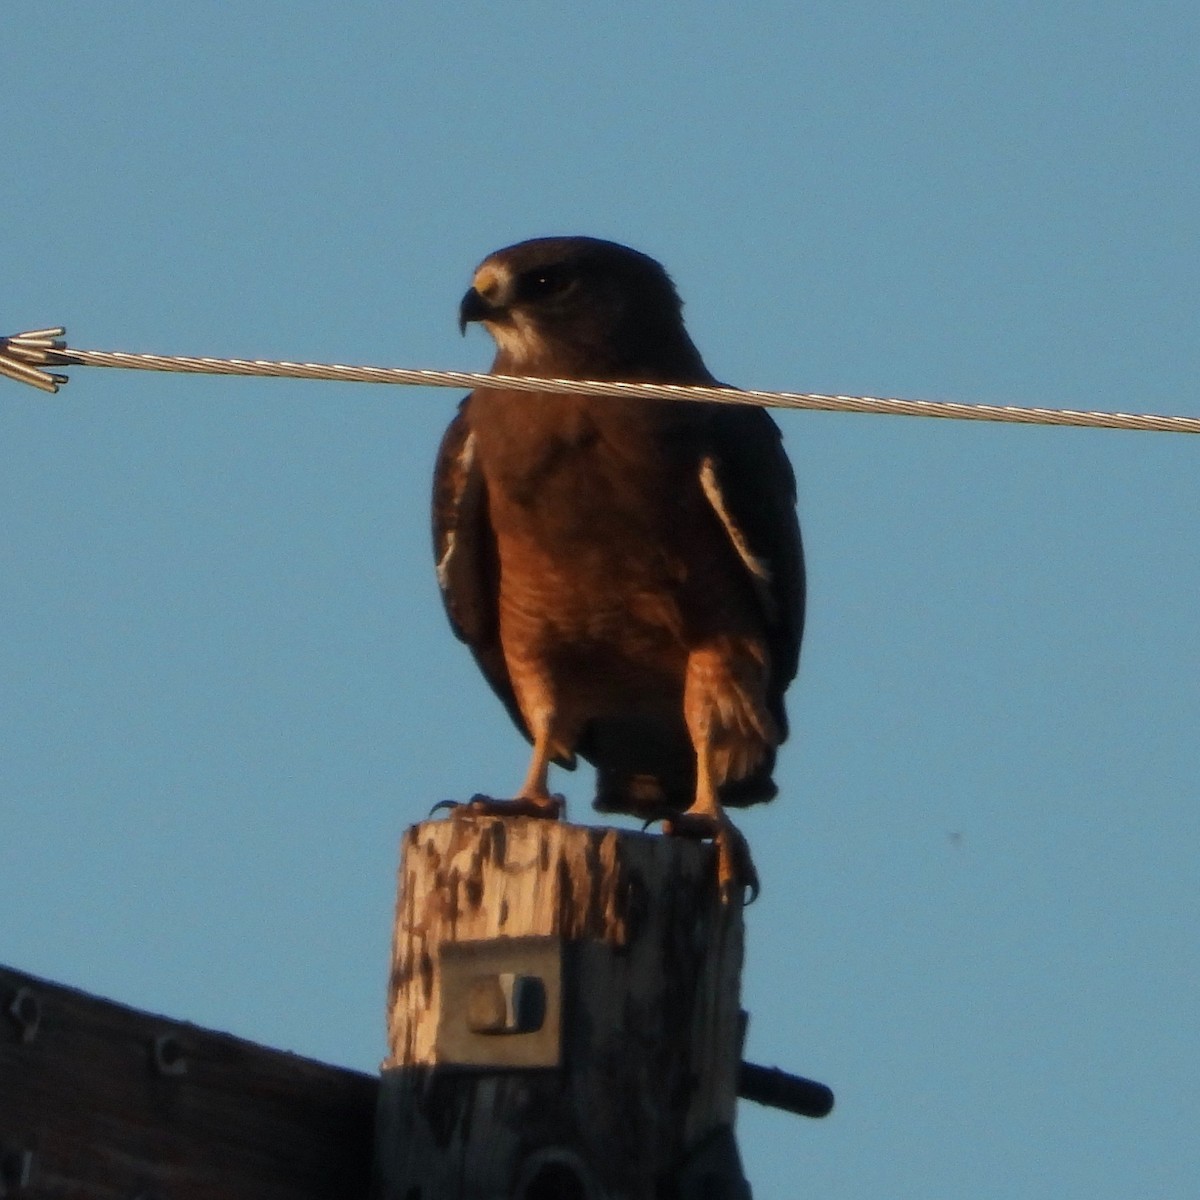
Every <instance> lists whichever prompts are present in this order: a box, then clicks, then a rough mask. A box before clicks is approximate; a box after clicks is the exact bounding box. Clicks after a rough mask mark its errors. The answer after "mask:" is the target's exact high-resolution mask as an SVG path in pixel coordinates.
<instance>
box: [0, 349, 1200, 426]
mask: <svg viewBox="0 0 1200 1200" xmlns="http://www.w3.org/2000/svg"><path fill="white" fill-rule="evenodd" d="M63 332H64V331H63V330H62V329H57V328H56V329H41V330H35V331H33V332H31V333H28V334H18V335H17V336H16V337H11V338H3V339H0V373H2V374H7V375H9V376H10V377H12V378H14V379H18V380H20V381H21V382H24V383H31V384H33V386H35V387H39V388H41V389H42V390H44V391H49V392H55V391H57V390H58V388H59V386H60V385H61V384H63V383H66V382H67V377H66V376H64V375H59V374H53V373H51V372H48V371H45V370H43V369H42V368H43V367H45V366H65V367H71V366H87V367H114V368H121V369H125V370H135V371H172V372H180V373H184V374H193V375H241V376H257V377H271V378H284V379H324V380H334V381H341V382H344V383H390V384H408V385H416V386H424V387H456V388H476V387H493V388H495V387H502V388H507V389H511V390H513V391H524V392H556V393H568V394H573V395H583V396H630V397H646V398H651V399H664V400H701V401H710V402H714V403H718V404H749V405H761V406H764V407H770V408H784V409H804V410H809V411H821V412H856V413H886V414H891V415H894V416H906V417H940V418H943V419H951V420H960V421H993V422H1004V423H1008V424H1018V425H1057V426H1069V427H1073V428H1090V429H1127V430H1141V431H1147V432H1159V433H1200V417H1185V416H1170V415H1165V414H1159V413H1126V412H1090V411H1082V410H1077V409H1063V408H1028V407H1022V406H1017V405H998V404H964V403H960V402H956V401H947V400H902V399H898V398H895V397H887V396H841V395H830V394H825V393H821V392H774V391H761V390H754V389H743V388H730V387H709V386H695V385H685V384H671V383H624V382H612V381H608V380H594V379H553V378H532V377H528V376H520V375H491V374H486V373H483V372H479V371H438V370H421V369H413V368H406V367H368V366H344V365H340V364H336V363H305V362H287V361H270V360H264V359H243V358H209V357H192V356H187V355H175V354H131V353H127V352H125V351H118V350H76V349H74V348H73V347H69V346H67V345H65V344H64V343H63V342H62V341H61V340H60V339H61V337H62V335H63Z"/></svg>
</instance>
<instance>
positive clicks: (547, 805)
mask: <svg viewBox="0 0 1200 1200" xmlns="http://www.w3.org/2000/svg"><path fill="white" fill-rule="evenodd" d="M442 808H446V809H449V810H450V815H451V816H452V817H538V818H540V819H541V820H544V821H558V820H561V819H562V817H563V816H564V815H565V814H566V810H567V802H566V800H565V799H564V798H563V797H562V796H559V795H557V794H555V795H545V796H514V797H513V798H512V799H511V800H498V799H496V797H495V796H485V795H483V793H482V792H476V793H475V795H474V796H472V797H471V798H470V800H468V801H466V802H465V803H463V802H461V801H458V800H441V801H439V802H438V803H437V804H435V805H434V806H433V810H432V812H431V813H430V816H432V815H433V813H435V812H437V811H438V810H439V809H442Z"/></svg>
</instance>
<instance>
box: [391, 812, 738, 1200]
mask: <svg viewBox="0 0 1200 1200" xmlns="http://www.w3.org/2000/svg"><path fill="white" fill-rule="evenodd" d="M741 965H742V912H741V907H740V906H739V905H737V904H722V903H721V902H720V900H719V898H718V894H717V887H716V865H715V863H714V861H713V852H712V848H711V847H710V846H708V845H702V844H699V843H696V842H692V841H688V840H685V839H680V838H668V837H662V836H660V835H655V834H643V833H629V832H624V831H621V830H617V829H612V828H603V829H600V828H589V827H583V826H577V825H568V824H560V823H557V822H551V821H544V820H533V819H528V818H503V819H502V818H497V817H480V816H465V815H464V816H460V815H454V816H452V817H450V818H449V819H447V820H440V821H429V822H425V823H424V824H421V825H418V826H415V827H414V828H412V829H410V830H409V831H408V833H407V834H406V835H405V838H404V842H403V849H402V863H401V868H400V889H399V900H398V903H397V910H396V927H395V938H394V945H393V954H392V977H391V987H390V995H389V1006H388V1034H389V1045H390V1057H389V1059H388V1060H387V1062H386V1063H385V1064H384V1071H383V1080H382V1085H381V1092H380V1107H379V1120H378V1125H377V1137H376V1182H375V1194H376V1197H377V1200H497V1198H500V1197H503V1198H504V1200H549V1198H550V1197H554V1198H555V1200H661V1198H662V1197H681V1198H685V1200H686V1198H687V1197H689V1196H693V1195H694V1196H706V1197H711V1198H712V1200H748V1198H749V1195H750V1193H749V1188H748V1187H747V1186H746V1184H745V1181H744V1179H743V1178H742V1174H741V1167H740V1164H739V1162H738V1158H737V1151H736V1146H735V1144H734V1141H733V1123H734V1109H735V1104H736V1098H737V1090H738V1075H739V1065H740V1061H741V1043H742V1029H743V1020H744V1019H743V1015H742V1012H741V1006H740V1002H739V976H740V971H741Z"/></svg>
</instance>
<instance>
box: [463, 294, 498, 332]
mask: <svg viewBox="0 0 1200 1200" xmlns="http://www.w3.org/2000/svg"><path fill="white" fill-rule="evenodd" d="M493 311H494V310H493V308H492V306H491V305H490V304H489V303H488V302H487V301H486V300H485V299H484V298H483V297H482V296H481V295H480V294H479V292H477V291H476V290H475V288H471V289H470V290H469V291H468V292H467V294H466V295H465V296H464V297H463V298H462V303H461V304H460V305H459V306H458V331H459V333H463V334H465V333H466V332H467V326H468V325H469V324H470V323H471V322H472V321H483V320H486V319H487V317H489V316H491V315H492V314H493Z"/></svg>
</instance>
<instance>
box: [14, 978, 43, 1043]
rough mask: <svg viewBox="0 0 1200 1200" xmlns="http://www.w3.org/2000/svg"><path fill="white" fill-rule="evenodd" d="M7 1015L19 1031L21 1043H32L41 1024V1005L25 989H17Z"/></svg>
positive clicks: (32, 994)
mask: <svg viewBox="0 0 1200 1200" xmlns="http://www.w3.org/2000/svg"><path fill="white" fill-rule="evenodd" d="M8 1015H9V1016H10V1017H12V1019H13V1021H14V1022H16V1024H17V1026H18V1027H19V1028H20V1030H21V1041H23V1042H32V1041H33V1039H34V1038H35V1037H37V1033H38V1026H39V1025H40V1024H41V1023H42V1005H41V1001H39V1000H38V998H37V996H36V995H35V994H34V993H33V992H32V991H30V990H29V988H27V987H23V988H19V989H18V990H17V994H16V995H15V996H14V997H13V999H12V1003H11V1004H10V1005H9V1006H8Z"/></svg>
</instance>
